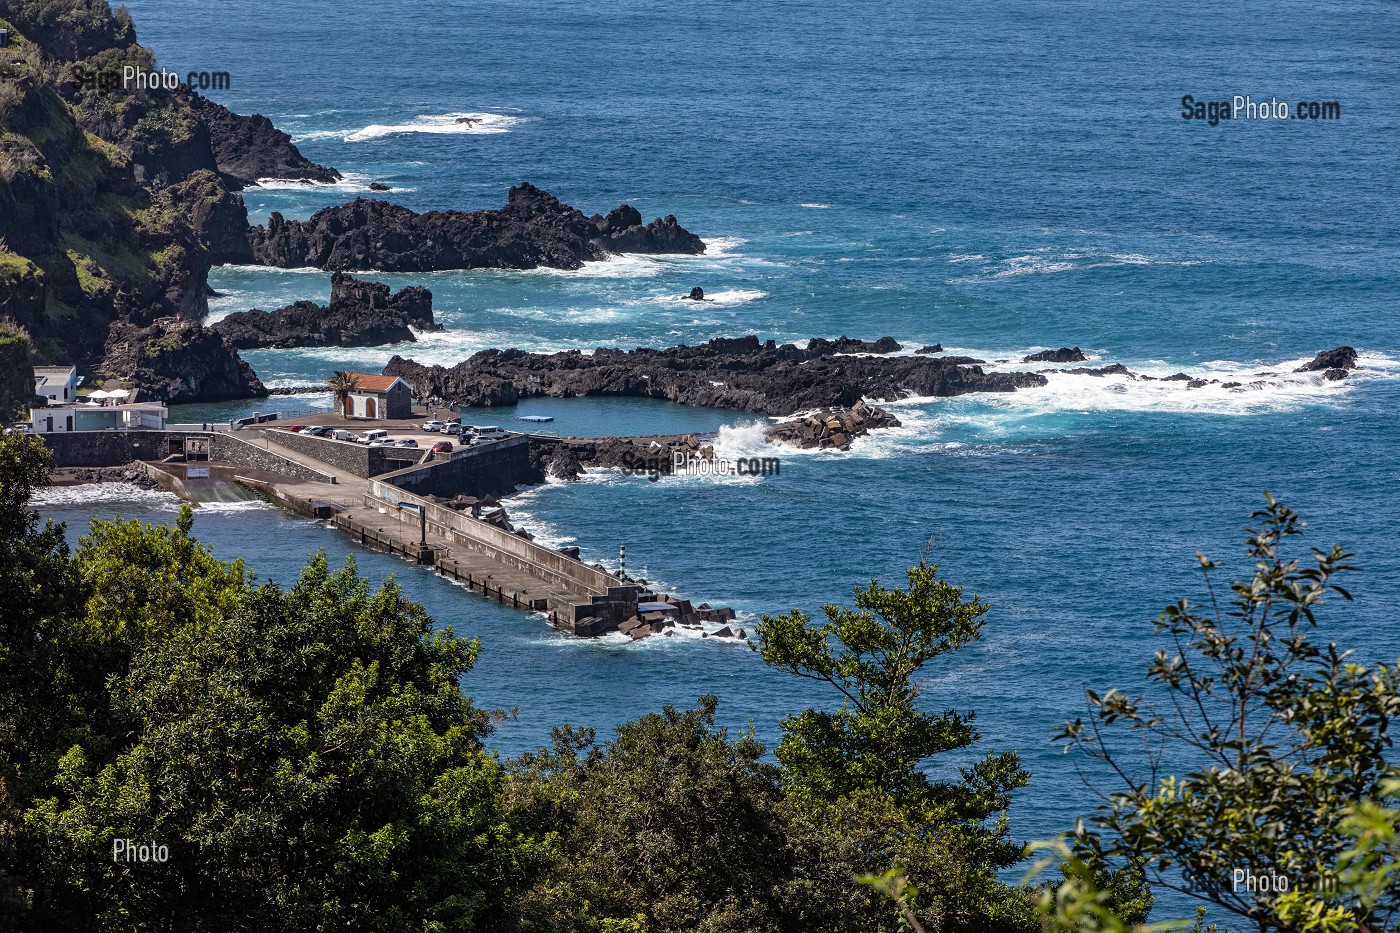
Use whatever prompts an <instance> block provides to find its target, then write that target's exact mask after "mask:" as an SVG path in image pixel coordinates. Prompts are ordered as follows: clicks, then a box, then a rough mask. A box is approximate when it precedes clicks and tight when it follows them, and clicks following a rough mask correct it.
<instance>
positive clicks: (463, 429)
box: [442, 424, 471, 435]
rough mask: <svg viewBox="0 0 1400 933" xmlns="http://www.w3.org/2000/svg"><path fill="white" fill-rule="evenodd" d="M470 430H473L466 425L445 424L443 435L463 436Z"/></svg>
mask: <svg viewBox="0 0 1400 933" xmlns="http://www.w3.org/2000/svg"><path fill="white" fill-rule="evenodd" d="M469 430H471V429H470V428H468V427H467V426H466V425H465V424H444V425H443V426H442V433H443V434H452V435H462V434H466V433H467V431H469Z"/></svg>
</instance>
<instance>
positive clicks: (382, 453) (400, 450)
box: [268, 431, 423, 479]
mask: <svg viewBox="0 0 1400 933" xmlns="http://www.w3.org/2000/svg"><path fill="white" fill-rule="evenodd" d="M268 437H269V439H270V440H271V441H272V443H274V444H278V445H281V446H282V447H285V448H287V449H288V450H294V451H296V452H297V453H299V454H306V455H307V456H308V457H315V458H316V459H317V460H320V461H321V462H322V463H329V464H330V465H331V466H333V467H335V468H337V469H340V470H344V471H345V472H347V473H353V474H355V475H356V476H363V477H364V478H366V479H368V478H369V477H371V476H380V475H382V474H384V473H393V472H394V471H396V470H402V469H404V468H406V467H410V466H414V465H416V464H417V463H418V461H419V460H421V459H422V458H423V450H422V449H421V448H417V447H409V448H404V447H367V446H366V445H364V444H356V443H353V442H351V441H333V440H329V439H327V438H324V437H302V436H301V435H300V434H293V433H291V432H290V431H270V432H269V433H268Z"/></svg>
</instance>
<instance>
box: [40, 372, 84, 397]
mask: <svg viewBox="0 0 1400 933" xmlns="http://www.w3.org/2000/svg"><path fill="white" fill-rule="evenodd" d="M34 394H35V395H42V396H43V397H44V398H46V399H48V400H49V404H50V405H52V404H54V403H58V404H60V405H62V404H64V403H66V402H74V401H77V398H78V367H76V366H35V367H34Z"/></svg>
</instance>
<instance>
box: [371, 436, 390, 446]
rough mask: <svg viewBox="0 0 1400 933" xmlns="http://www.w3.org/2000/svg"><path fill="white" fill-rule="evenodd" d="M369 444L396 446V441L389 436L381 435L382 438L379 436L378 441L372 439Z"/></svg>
mask: <svg viewBox="0 0 1400 933" xmlns="http://www.w3.org/2000/svg"><path fill="white" fill-rule="evenodd" d="M369 446H371V447H393V446H394V442H393V441H392V440H390V439H389V438H387V437H381V438H379V440H377V441H370V442H369Z"/></svg>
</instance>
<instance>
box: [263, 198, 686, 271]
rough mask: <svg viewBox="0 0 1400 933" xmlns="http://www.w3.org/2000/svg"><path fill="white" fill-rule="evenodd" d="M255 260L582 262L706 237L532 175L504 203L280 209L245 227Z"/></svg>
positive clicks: (395, 267)
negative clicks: (557, 191)
mask: <svg viewBox="0 0 1400 933" xmlns="http://www.w3.org/2000/svg"><path fill="white" fill-rule="evenodd" d="M248 243H249V247H250V250H251V254H252V260H253V261H254V262H257V263H259V264H261V265H266V266H276V267H280V268H305V267H313V268H317V269H327V270H332V271H334V270H349V269H374V270H377V271H382V272H437V271H442V270H449V269H536V268H540V267H542V266H543V267H548V268H553V269H578V268H579V267H581V266H582V265H583V264H584V263H585V262H589V261H594V260H600V259H605V258H607V257H608V256H609V255H611V254H614V253H681V254H690V255H699V254H700V253H703V252H704V251H705V244H704V242H703V241H702V240H701V239H700V238H699V237H698V236H696V235H695V234H693V233H691V232H690V231H688V230H686V229H685V228H684V227H682V226H681V225H680V224H679V223H678V222H677V221H676V218H675V217H674V216H669V215H668V216H666V217H664V218H658V219H656V220H653V221H652V222H651V223H649V224H645V225H643V223H642V215H641V214H640V213H638V212H637V210H636V208H633V207H630V206H628V205H626V204H624V205H622V206H621V207H618V208H615V209H614V210H612V211H611V212H609V213H608V215H607V216H606V217H603V216H599V215H596V214H595V215H594V216H592V217H587V216H585V215H584V214H583V212H582V211H579V210H577V209H576V208H573V207H570V206H568V205H566V204H564V203H562V202H561V201H560V200H559V199H558V198H556V197H555V196H554V195H552V194H549V193H548V192H545V191H541V190H540V189H539V188H536V187H535V186H534V185H531V184H529V183H528V182H527V183H524V184H520V185H517V186H515V187H513V188H511V189H510V193H509V195H508V197H507V200H506V205H505V206H504V207H502V208H498V209H491V210H480V211H471V212H466V211H430V212H428V213H426V214H418V213H415V212H414V211H411V210H409V209H408V208H406V207H402V206H400V205H397V204H391V203H389V202H388V201H380V200H372V199H365V198H357V199H356V200H354V201H352V202H350V203H349V204H344V205H341V206H339V207H328V208H324V209H322V210H319V211H317V212H316V213H315V214H313V215H311V218H310V219H309V220H305V221H300V220H287V219H285V218H284V217H283V216H282V215H281V214H278V213H273V214H272V216H271V217H270V218H269V220H268V224H267V226H266V227H261V226H259V227H252V228H250V229H249V231H248Z"/></svg>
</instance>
